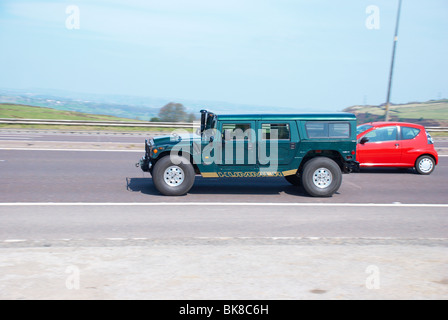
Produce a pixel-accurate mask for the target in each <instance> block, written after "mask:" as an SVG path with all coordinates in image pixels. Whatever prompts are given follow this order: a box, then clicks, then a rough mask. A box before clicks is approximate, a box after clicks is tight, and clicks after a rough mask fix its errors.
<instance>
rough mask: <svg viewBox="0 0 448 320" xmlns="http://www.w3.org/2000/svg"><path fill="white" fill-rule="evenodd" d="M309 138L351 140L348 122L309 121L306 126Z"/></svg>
mask: <svg viewBox="0 0 448 320" xmlns="http://www.w3.org/2000/svg"><path fill="white" fill-rule="evenodd" d="M305 127H306V132H307V135H308V138H321V139H322V138H324V139H325V138H327V139H328V138H350V124H349V123H347V122H320V121H319V122H317V121H308V122H307V123H306V125H305Z"/></svg>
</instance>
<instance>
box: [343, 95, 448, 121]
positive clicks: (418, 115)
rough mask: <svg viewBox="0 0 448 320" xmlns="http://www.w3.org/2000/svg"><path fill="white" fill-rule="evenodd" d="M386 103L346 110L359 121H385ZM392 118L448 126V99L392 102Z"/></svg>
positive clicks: (353, 107) (390, 112) (390, 109)
mask: <svg viewBox="0 0 448 320" xmlns="http://www.w3.org/2000/svg"><path fill="white" fill-rule="evenodd" d="M385 108H386V107H385V105H381V106H352V107H349V108H346V109H344V110H343V111H345V112H351V113H354V114H356V116H357V118H358V123H359V124H360V123H366V122H372V121H384V115H385ZM389 115H390V120H392V121H401V122H412V123H417V124H421V125H424V126H434V127H437V126H442V127H447V126H448V99H442V100H430V101H427V102H409V103H407V104H392V105H391V106H390V108H389Z"/></svg>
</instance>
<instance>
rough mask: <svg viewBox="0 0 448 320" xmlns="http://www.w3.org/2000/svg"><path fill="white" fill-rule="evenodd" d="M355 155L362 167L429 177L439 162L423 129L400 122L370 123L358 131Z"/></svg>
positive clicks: (432, 145) (427, 134)
mask: <svg viewBox="0 0 448 320" xmlns="http://www.w3.org/2000/svg"><path fill="white" fill-rule="evenodd" d="M357 139H358V146H357V155H356V160H357V161H359V163H360V166H361V167H402V168H415V169H416V170H417V172H418V173H420V174H426V175H427V174H431V172H433V171H434V169H435V167H436V165H437V164H438V162H439V156H438V154H437V151H436V150H435V148H434V142H433V140H432V138H431V136H430V135H429V133H428V132H427V131H426V130H425V127H423V126H421V125H417V124H413V123H403V122H372V123H366V124H363V125H360V126H358V128H357Z"/></svg>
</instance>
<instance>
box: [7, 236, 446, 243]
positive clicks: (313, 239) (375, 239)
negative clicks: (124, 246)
mask: <svg viewBox="0 0 448 320" xmlns="http://www.w3.org/2000/svg"><path fill="white" fill-rule="evenodd" d="M186 239H191V240H199V241H204V240H206V241H211V240H220V241H229V240H274V241H282V240H283V241H285V240H286V241H291V240H293V241H300V240H312V241H321V240H331V241H332V240H339V241H340V240H344V241H352V240H355V241H359V240H361V241H409V240H412V241H448V238H399V237H398V238H395V237H275V236H274V237H234V236H229V237H188V238H186ZM91 240H97V241H98V240H99V241H104V240H105V241H114V242H115V241H117V242H118V241H136V240H140V241H160V239H157V238H155V239H152V238H97V239H88V240H87V239H55V240H54V239H47V240H35V239H7V240H0V242H2V243H20V242H41V241H64V242H79V241H91ZM167 240H168V241H170V240H169V239H167Z"/></svg>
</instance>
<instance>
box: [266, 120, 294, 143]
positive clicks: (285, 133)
mask: <svg viewBox="0 0 448 320" xmlns="http://www.w3.org/2000/svg"><path fill="white" fill-rule="evenodd" d="M272 130H277V139H278V140H290V139H291V134H290V130H289V124H288V123H280V124H278V123H263V124H262V125H261V131H262V133H263V140H271V139H272V137H271V132H272Z"/></svg>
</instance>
